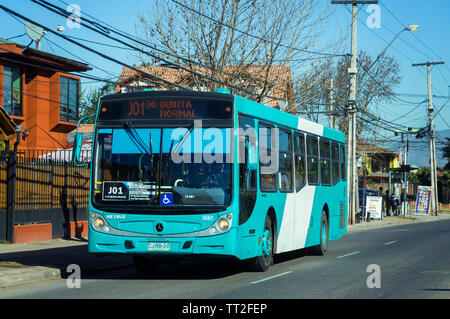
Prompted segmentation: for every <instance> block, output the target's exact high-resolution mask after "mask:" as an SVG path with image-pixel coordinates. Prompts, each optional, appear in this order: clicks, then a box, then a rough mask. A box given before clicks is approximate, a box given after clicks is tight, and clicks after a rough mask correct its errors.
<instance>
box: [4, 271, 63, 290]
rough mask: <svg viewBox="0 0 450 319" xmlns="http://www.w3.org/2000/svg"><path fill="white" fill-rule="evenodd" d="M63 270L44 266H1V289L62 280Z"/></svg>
mask: <svg viewBox="0 0 450 319" xmlns="http://www.w3.org/2000/svg"><path fill="white" fill-rule="evenodd" d="M60 278H61V270H60V269H58V268H50V267H43V266H14V267H10V266H0V288H7V287H13V286H19V285H23V284H28V283H31V282H37V281H44V280H51V279H60Z"/></svg>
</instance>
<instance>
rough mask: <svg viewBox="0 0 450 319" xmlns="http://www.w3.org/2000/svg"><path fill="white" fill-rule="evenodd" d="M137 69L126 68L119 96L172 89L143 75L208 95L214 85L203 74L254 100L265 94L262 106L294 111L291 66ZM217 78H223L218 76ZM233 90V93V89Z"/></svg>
mask: <svg viewBox="0 0 450 319" xmlns="http://www.w3.org/2000/svg"><path fill="white" fill-rule="evenodd" d="M135 68H136V69H138V70H141V71H142V72H143V73H140V72H137V71H136V70H133V69H130V68H127V67H124V68H123V70H122V74H121V76H120V79H119V85H117V87H116V93H120V92H122V93H125V92H133V91H140V90H142V89H144V88H151V89H153V90H168V89H173V88H172V87H170V86H169V85H168V84H166V83H164V82H163V81H158V80H157V79H155V78H153V77H150V76H146V75H145V74H144V73H148V74H150V75H152V76H155V77H157V78H160V79H163V80H164V81H169V82H171V83H174V84H177V85H180V86H183V87H186V88H190V89H192V90H197V91H208V90H209V89H208V87H211V86H210V85H208V82H211V80H210V79H208V78H205V77H201V76H199V74H201V75H205V76H206V77H209V78H214V79H217V80H218V81H220V82H223V83H224V84H223V85H220V84H219V83H214V84H215V85H216V84H217V86H218V87H226V86H234V87H240V88H243V89H244V90H245V91H247V92H252V93H253V94H254V95H255V96H258V95H260V94H261V92H262V91H263V90H264V92H265V93H264V94H262V95H263V97H262V98H261V101H260V102H261V103H262V104H266V105H268V106H271V107H275V108H280V109H283V110H286V111H291V110H294V103H293V100H294V93H293V84H292V77H291V70H290V67H289V66H282V65H273V66H271V67H270V68H269V67H267V66H257V65H248V66H234V65H228V66H224V67H223V68H221V69H220V70H219V69H217V70H216V71H215V72H214V74H213V71H212V70H211V69H207V68H205V67H193V68H191V67H188V66H186V67H184V68H185V69H192V70H193V71H194V72H195V73H192V72H188V71H186V70H184V69H183V68H180V67H176V66H172V65H170V66H169V65H151V66H136V67H135ZM217 74H222V75H221V76H217ZM230 90H231V91H234V90H233V88H231V89H230ZM237 94H240V92H237ZM240 95H242V94H240Z"/></svg>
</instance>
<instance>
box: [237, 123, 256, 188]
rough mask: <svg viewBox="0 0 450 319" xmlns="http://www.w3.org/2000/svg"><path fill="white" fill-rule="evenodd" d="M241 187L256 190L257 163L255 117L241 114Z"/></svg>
mask: <svg viewBox="0 0 450 319" xmlns="http://www.w3.org/2000/svg"><path fill="white" fill-rule="evenodd" d="M239 129H240V130H241V131H240V132H239V143H240V145H239V189H240V190H256V184H257V182H256V180H257V172H256V168H257V166H256V165H257V164H256V163H254V161H256V158H255V157H256V156H254V155H255V153H256V136H255V126H254V119H253V118H250V117H247V116H243V115H240V116H239Z"/></svg>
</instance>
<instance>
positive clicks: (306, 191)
mask: <svg viewBox="0 0 450 319" xmlns="http://www.w3.org/2000/svg"><path fill="white" fill-rule="evenodd" d="M305 154H306V153H305V136H304V135H303V133H295V134H294V176H295V178H294V181H295V239H294V247H295V249H299V248H303V247H304V246H305V242H306V236H307V235H308V227H309V222H310V218H309V217H310V211H311V208H312V201H313V199H314V187H313V186H308V185H307V183H306V155H305Z"/></svg>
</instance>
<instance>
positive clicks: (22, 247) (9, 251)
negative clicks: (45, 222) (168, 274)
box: [0, 213, 450, 294]
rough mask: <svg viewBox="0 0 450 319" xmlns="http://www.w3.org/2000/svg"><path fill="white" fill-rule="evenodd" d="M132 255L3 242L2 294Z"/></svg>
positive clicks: (58, 243) (397, 220)
mask: <svg viewBox="0 0 450 319" xmlns="http://www.w3.org/2000/svg"><path fill="white" fill-rule="evenodd" d="M443 219H450V213H440V214H439V216H436V217H435V216H419V215H414V214H413V215H412V216H411V218H409V217H406V218H401V217H385V218H384V219H383V220H382V221H380V220H371V221H370V222H361V223H359V224H355V225H348V226H347V230H348V232H353V231H362V230H366V229H371V228H378V227H389V226H395V225H400V224H405V223H418V222H430V221H436V220H443ZM132 263H133V262H132V258H131V257H130V256H105V257H96V256H92V255H90V254H89V253H88V251H87V241H86V240H84V239H81V240H80V239H71V240H65V239H53V240H49V241H43V242H35V243H28V244H0V294H1V289H2V288H6V287H12V286H17V285H21V284H26V283H30V282H35V281H39V280H49V279H61V278H66V277H67V273H66V269H67V266H68V265H70V264H77V265H79V266H80V267H81V273H82V275H86V274H94V273H96V272H99V271H104V270H108V269H115V268H121V267H129V266H131V265H132Z"/></svg>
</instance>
